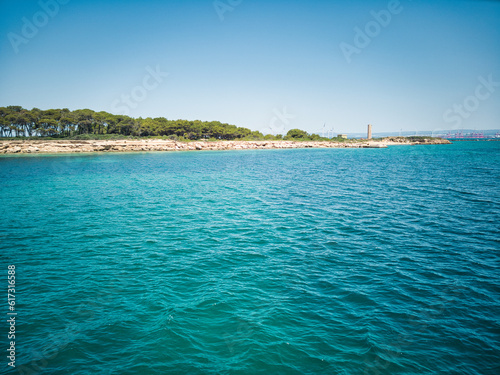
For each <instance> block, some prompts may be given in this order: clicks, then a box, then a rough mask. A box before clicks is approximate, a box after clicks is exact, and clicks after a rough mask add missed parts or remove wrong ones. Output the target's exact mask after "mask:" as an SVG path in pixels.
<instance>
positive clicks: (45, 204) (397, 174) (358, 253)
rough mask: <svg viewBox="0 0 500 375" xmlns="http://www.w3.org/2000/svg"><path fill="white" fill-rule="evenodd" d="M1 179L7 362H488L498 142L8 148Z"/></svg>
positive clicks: (494, 352) (472, 365)
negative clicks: (109, 150) (170, 149)
mask: <svg viewBox="0 0 500 375" xmlns="http://www.w3.org/2000/svg"><path fill="white" fill-rule="evenodd" d="M0 192H1V194H0V210H1V215H0V230H1V234H0V236H1V243H0V248H1V254H0V260H1V264H0V265H1V266H2V268H3V269H4V270H5V272H6V270H7V265H8V264H15V266H16V281H17V290H16V296H17V305H16V306H17V312H18V318H17V319H18V321H17V326H16V329H17V335H16V336H17V337H16V343H17V352H18V357H17V361H18V367H17V368H18V369H19V372H20V373H21V372H22V371H24V373H26V374H36V373H43V374H72V375H80V374H90V373H96V374H499V373H500V355H499V353H500V324H499V320H500V307H499V297H500V280H499V279H500V272H499V266H500V263H499V260H500V257H499V250H500V227H499V223H500V199H499V198H500V142H459V143H457V144H454V145H449V146H448V145H446V146H442V145H439V146H415V147H411V146H400V147H390V148H388V149H360V150H358V149H314V150H311V149H307V150H252V151H225V152H208V151H207V152H183V153H130V154H100V155H96V154H93V155H62V156H61V155H57V156H25V157H2V158H0ZM6 306H7V305H6V304H4V308H3V310H6V309H7V307H6ZM3 326H4V328H3V330H4V331H5V333H6V332H7V328H6V327H7V325H6V323H4V324H3ZM5 336H6V335H4V334H2V340H3V341H2V342H4V347H5V348H7V339H6V337H5ZM2 362H3V363H1V364H0V365H1V366H2V367H1V369H2V370H1V371H4V370H5V371H7V369H8V367H7V363H6V359H5V358H4V360H3V361H2ZM1 371H0V372H1Z"/></svg>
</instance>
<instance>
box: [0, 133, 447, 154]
mask: <svg viewBox="0 0 500 375" xmlns="http://www.w3.org/2000/svg"><path fill="white" fill-rule="evenodd" d="M441 143H443V144H444V143H450V142H449V141H446V140H436V139H431V140H430V141H429V142H403V141H402V140H400V139H399V137H396V138H389V139H384V140H383V141H379V142H377V141H349V142H314V141H309V142H295V141H217V142H209V141H197V142H176V141H173V140H163V139H143V140H108V141H74V140H57V141H54V140H51V141H45V140H22V141H1V140H0V154H57V153H74V152H85V153H88V152H149V151H201V150H213V151H215V150H219V151H222V150H258V149H293V148H385V147H387V145H397V144H441Z"/></svg>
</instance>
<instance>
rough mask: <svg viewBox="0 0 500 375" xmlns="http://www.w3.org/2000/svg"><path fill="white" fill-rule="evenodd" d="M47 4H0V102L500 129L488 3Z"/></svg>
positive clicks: (496, 45) (497, 39) (264, 126)
mask: <svg viewBox="0 0 500 375" xmlns="http://www.w3.org/2000/svg"><path fill="white" fill-rule="evenodd" d="M55 1H56V0H42V1H41V2H38V1H26V0H17V1H4V0H1V1H0V35H1V41H0V106H7V105H21V106H24V107H26V108H33V107H38V108H41V109H49V108H70V109H72V110H74V109H79V108H90V109H93V110H96V111H100V110H104V111H108V112H112V113H117V112H121V113H127V114H129V115H131V116H134V117H139V116H142V117H148V116H151V117H159V116H163V117H166V118H168V119H179V118H180V119H188V120H195V119H200V120H219V121H222V122H228V123H232V124H236V125H238V126H245V127H249V128H251V129H253V130H261V131H264V132H271V131H274V132H283V131H284V132H286V131H287V130H289V129H291V128H301V129H304V130H307V131H309V132H317V131H320V130H322V129H323V128H324V124H325V123H326V128H328V129H331V128H334V129H335V132H343V133H353V132H364V131H365V129H366V124H368V123H372V124H373V126H374V131H376V132H381V131H399V130H400V129H403V130H407V131H413V130H419V131H421V130H436V131H437V130H439V129H461V128H472V129H474V128H476V129H494V128H500V105H499V104H500V2H499V1H460V0H453V1H451V0H450V1H444V0H423V1H417V0H414V1H410V0H401V1H400V2H399V5H397V4H398V2H397V1H394V0H392V1H354V0H350V1H349V0H336V1H333V0H330V1H314V0H286V1H285V0H277V1H275V0H242V1H238V0H220V1H218V2H214V1H213V0H174V1H171V0H148V1H131V0H129V1H127V0H120V1H118V0H116V1H115V0H111V1H106V0H104V1H94V0H69V1H68V0H59V1H60V3H66V4H59V3H58V2H56V4H58V6H57V7H56V6H54V2H55ZM44 3H47V4H48V7H46V6H42V5H41V4H44ZM214 4H215V5H217V6H218V9H219V10H218V11H217V10H216V6H215V5H214ZM44 8H45V10H44ZM57 8H59V9H57ZM383 10H385V12H383V13H380V12H381V11H383ZM387 12H389V13H387ZM373 14H380V17H382V18H381V19H379V20H378V21H377V20H376V17H375V16H374V15H373ZM387 14H390V20H388V18H387ZM23 18H24V19H23ZM26 21H28V24H27V23H26ZM30 24H34V25H33V26H31V25H30ZM381 24H383V25H381ZM27 25H28V26H27ZM37 25H38V26H37ZM30 26H31V27H30ZM33 27H34V28H35V29H34V30H33ZM359 30H361V31H362V32H363V33H365V34H366V33H369V34H371V36H368V38H369V40H368V42H367V40H366V38H365V40H363V37H359ZM356 35H358V38H357V39H358V40H355V39H356ZM348 45H349V46H348ZM353 50H355V51H356V52H352V51H353ZM346 51H348V52H346ZM349 51H350V52H352V53H350V52H349ZM148 67H149V68H148ZM155 70H159V72H160V73H159V75H157V74H158V73H156V79H155V75H152V74H151V71H155ZM166 73H168V76H166ZM480 77H482V78H480ZM488 81H493V83H491V82H490V83H489V84H488ZM485 82H486V84H485ZM124 95H125V96H130V97H131V99H129V100H128V102H126V101H125V99H123V98H124Z"/></svg>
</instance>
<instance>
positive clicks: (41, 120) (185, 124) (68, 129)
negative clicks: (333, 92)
mask: <svg viewBox="0 0 500 375" xmlns="http://www.w3.org/2000/svg"><path fill="white" fill-rule="evenodd" d="M113 134H115V135H121V136H136V137H150V136H158V137H161V136H167V137H169V138H172V139H181V140H198V139H222V140H236V139H241V140H258V139H273V140H274V139H310V140H320V139H322V138H321V137H320V136H318V135H316V134H313V135H309V134H307V133H306V132H305V131H302V130H299V129H292V130H290V131H289V132H288V133H287V135H286V136H284V137H283V135H276V136H275V135H266V136H264V135H263V134H262V133H261V132H259V131H252V130H250V129H247V128H242V127H237V126H235V125H230V124H223V123H220V122H219V121H211V122H207V121H199V120H195V121H188V120H167V119H166V118H164V117H158V118H150V117H148V118H145V119H143V118H137V119H136V118H132V117H129V116H125V115H113V114H111V113H108V112H103V111H102V112H95V111H92V110H90V109H78V110H75V111H70V110H69V109H67V108H63V109H48V110H41V109H38V108H33V109H31V110H28V109H24V108H22V107H21V106H8V107H0V137H52V138H67V137H75V136H83V135H89V136H90V135H93V136H103V135H113Z"/></svg>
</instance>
